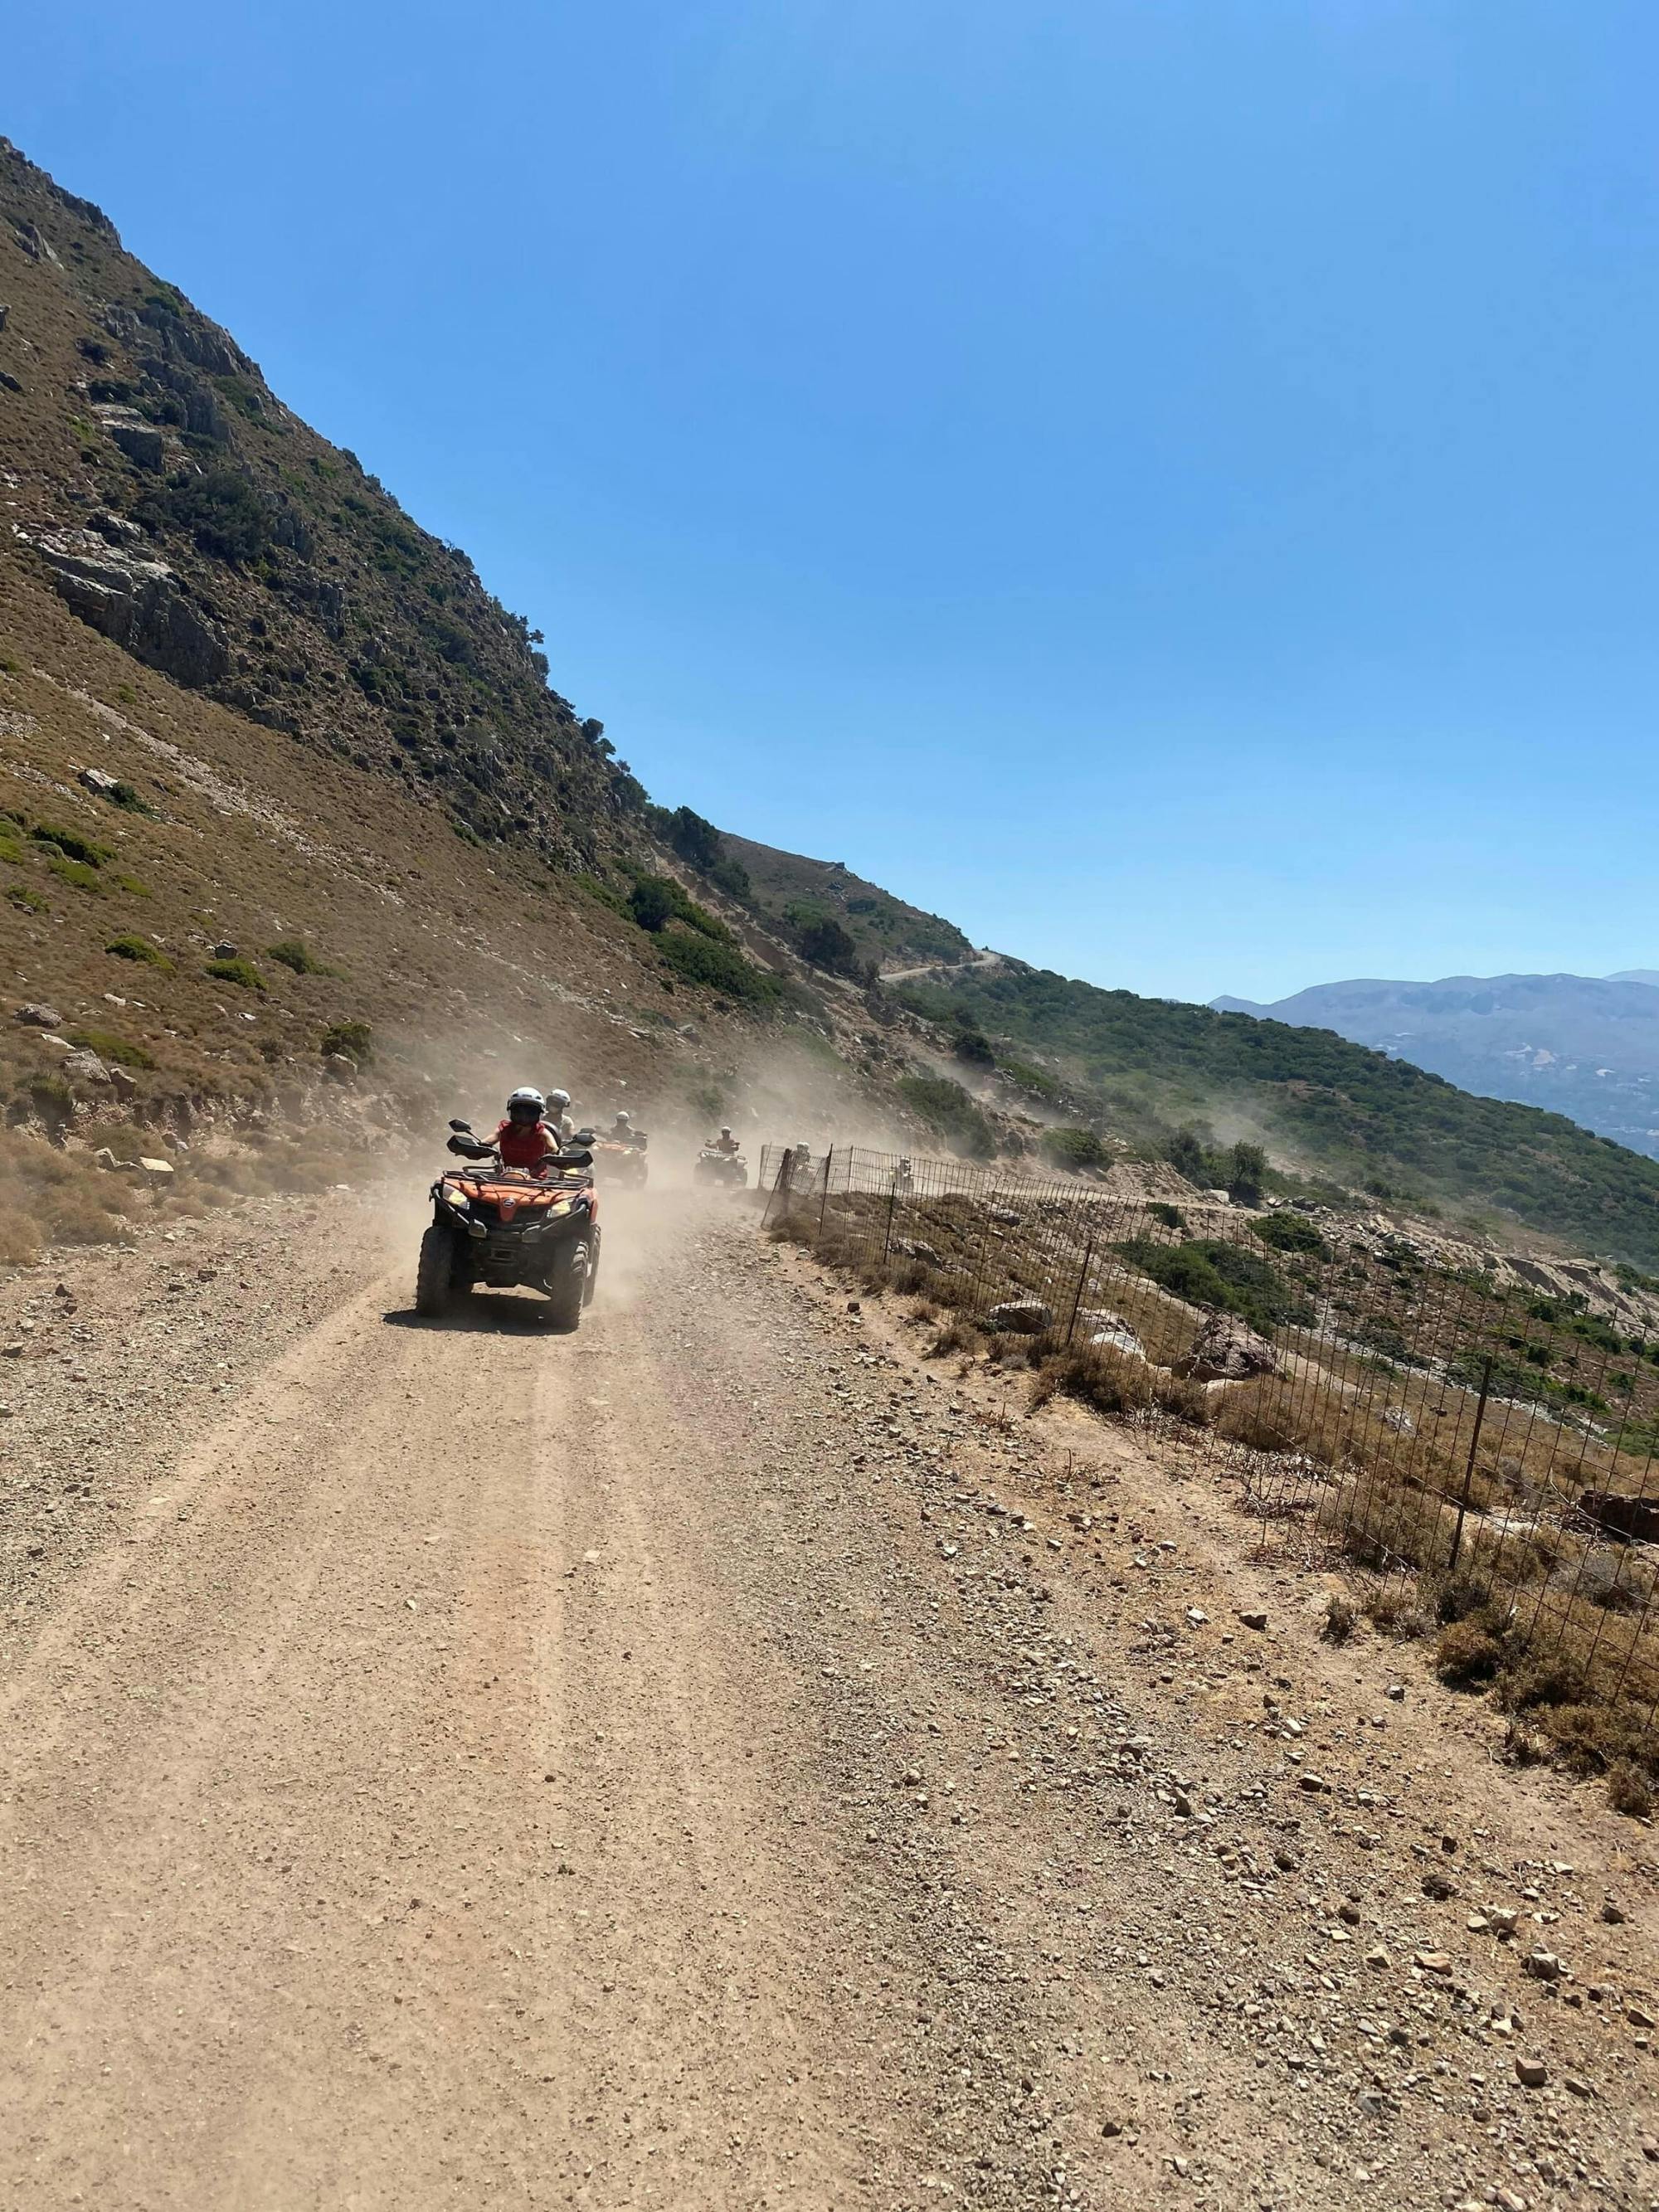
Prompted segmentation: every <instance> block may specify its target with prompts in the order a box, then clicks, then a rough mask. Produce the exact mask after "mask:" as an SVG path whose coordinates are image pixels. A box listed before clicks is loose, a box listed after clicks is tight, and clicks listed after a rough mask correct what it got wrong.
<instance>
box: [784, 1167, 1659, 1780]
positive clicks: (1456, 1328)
mask: <svg viewBox="0 0 1659 2212" xmlns="http://www.w3.org/2000/svg"><path fill="white" fill-rule="evenodd" d="M759 1187H760V1189H761V1190H762V1192H763V1194H764V1203H765V1212H766V1218H767V1220H768V1221H769V1223H772V1224H774V1225H776V1226H778V1227H779V1228H780V1230H781V1231H783V1232H785V1233H787V1234H789V1235H791V1236H793V1237H799V1238H800V1239H801V1240H802V1241H804V1242H806V1243H810V1244H811V1245H813V1246H814V1247H816V1248H817V1249H819V1251H820V1252H821V1253H822V1254H823V1256H824V1257H825V1258H827V1259H829V1260H831V1261H836V1262H837V1263H839V1264H842V1265H844V1266H847V1267H852V1268H854V1269H857V1270H861V1271H863V1272H865V1273H869V1274H873V1275H875V1276H878V1277H880V1278H881V1279H885V1280H887V1281H890V1282H891V1283H892V1284H893V1285H895V1286H896V1287H897V1288H899V1289H902V1290H908V1291H915V1292H916V1293H918V1294H919V1295H921V1296H925V1297H927V1298H929V1299H930V1300H931V1301H933V1303H934V1304H936V1305H938V1306H939V1307H942V1308H945V1309H948V1310H950V1312H951V1313H952V1314H953V1315H954V1316H957V1317H959V1318H960V1319H961V1320H963V1321H965V1322H971V1323H973V1324H975V1325H976V1326H978V1327H979V1328H983V1329H986V1330H987V1331H988V1332H991V1333H993V1334H994V1340H998V1341H1002V1340H1006V1339H1007V1338H1009V1337H1012V1336H1018V1337H1023V1338H1025V1339H1027V1340H1029V1344H1028V1356H1029V1358H1030V1362H1031V1364H1032V1365H1033V1366H1036V1365H1038V1364H1042V1363H1045V1362H1046V1363H1049V1364H1054V1363H1056V1362H1058V1363H1060V1364H1066V1363H1070V1365H1071V1367H1072V1369H1073V1370H1076V1373H1077V1374H1079V1375H1081V1376H1083V1378H1084V1379H1085V1382H1086V1381H1087V1380H1088V1379H1089V1378H1090V1377H1091V1376H1092V1377H1094V1378H1095V1380H1096V1383H1097V1386H1098V1387H1096V1388H1094V1389H1092V1390H1091V1395H1094V1396H1095V1397H1096V1399H1097V1402H1102V1403H1108V1404H1109V1403H1111V1402H1112V1401H1113V1399H1114V1397H1115V1398H1117V1399H1118V1400H1119V1401H1121V1404H1122V1405H1123V1406H1124V1407H1125V1408H1127V1409H1130V1410H1133V1409H1134V1408H1136V1407H1164V1409H1165V1410H1167V1411H1170V1412H1172V1413H1179V1414H1184V1415H1185V1416H1187V1417H1188V1419H1194V1420H1195V1421H1197V1422H1198V1423H1199V1424H1200V1425H1202V1426H1204V1427H1206V1428H1207V1429H1209V1430H1210V1431H1211V1433H1212V1436H1213V1437H1214V1438H1215V1440H1216V1443H1217V1444H1218V1447H1219V1449H1221V1451H1222V1452H1223V1453H1224V1455H1225V1457H1226V1460H1227V1462H1228V1465H1229V1467H1230V1469H1231V1471H1232V1472H1233V1473H1234V1474H1237V1477H1238V1478H1239V1480H1240V1482H1241V1487H1242V1496H1243V1506H1244V1510H1245V1511H1246V1512H1247V1513H1248V1514H1249V1515H1250V1516H1252V1517H1253V1518H1255V1520H1256V1522H1258V1523H1259V1524H1260V1529H1261V1541H1262V1544H1263V1546H1264V1547H1267V1546H1270V1545H1271V1544H1273V1542H1275V1541H1277V1542H1278V1543H1280V1544H1285V1545H1287V1544H1289V1543H1291V1541H1296V1542H1298V1543H1300V1544H1302V1545H1304V1547H1305V1546H1307V1545H1308V1544H1310V1542H1312V1543H1316V1544H1320V1545H1324V1546H1328V1547H1329V1548H1330V1550H1331V1552H1332V1553H1334V1554H1338V1555H1346V1558H1347V1559H1349V1560H1350V1561H1352V1562H1353V1563H1354V1564H1356V1565H1357V1566H1358V1568H1359V1569H1360V1570H1361V1571H1363V1572H1364V1574H1365V1575H1366V1576H1367V1577H1370V1580H1371V1582H1372V1583H1374V1584H1376V1585H1377V1586H1383V1585H1386V1584H1388V1583H1390V1582H1391V1581H1394V1582H1399V1583H1406V1582H1407V1581H1413V1582H1415V1583H1417V1584H1418V1585H1419V1589H1426V1590H1427V1591H1428V1592H1429V1593H1430V1594H1431V1595H1432V1597H1433V1600H1434V1602H1435V1605H1436V1607H1437V1613H1438V1617H1439V1619H1440V1620H1442V1621H1446V1620H1456V1619H1457V1618H1458V1617H1460V1614H1463V1613H1467V1614H1468V1615H1470V1616H1472V1617H1473V1616H1477V1615H1478V1618H1479V1620H1480V1621H1482V1622H1484V1623H1486V1625H1487V1626H1491V1627H1492V1628H1494V1629H1495V1630H1496V1632H1497V1633H1498V1634H1499V1635H1501V1637H1502V1638H1504V1643H1505V1646H1506V1650H1507V1651H1508V1653H1509V1654H1510V1660H1511V1662H1512V1661H1513V1657H1514V1655H1515V1653H1516V1651H1519V1652H1520V1653H1521V1654H1522V1656H1523V1658H1524V1662H1525V1665H1524V1667H1523V1668H1522V1672H1521V1674H1520V1675H1519V1676H1517V1677H1516V1680H1519V1682H1520V1683H1521V1687H1520V1688H1519V1689H1518V1690H1517V1691H1516V1692H1515V1695H1516V1697H1518V1698H1519V1699H1520V1702H1521V1705H1522V1708H1523V1709H1524V1707H1525V1706H1526V1705H1527V1703H1528V1699H1531V1700H1532V1702H1534V1703H1536V1704H1539V1705H1542V1704H1545V1703H1547V1704H1548V1705H1550V1706H1551V1707H1552V1708H1553V1709H1555V1714H1554V1718H1555V1723H1556V1733H1557V1734H1558V1735H1559V1734H1560V1733H1561V1729H1562V1726H1563V1725H1565V1726H1567V1728H1568V1729H1569V1732H1570V1731H1571V1713H1572V1711H1573V1710H1574V1709H1583V1710H1584V1711H1589V1712H1591V1713H1593V1714H1595V1715H1596V1716H1598V1717H1597V1720H1596V1723H1595V1727H1594V1728H1590V1727H1589V1726H1586V1727H1583V1728H1581V1729H1580V1735H1582V1736H1583V1740H1584V1744H1583V1747H1584V1750H1585V1755H1586V1759H1587V1763H1592V1764H1593V1763H1595V1761H1596V1760H1598V1759H1599V1760H1601V1761H1602V1763H1606V1761H1607V1759H1608V1758H1610V1757H1612V1756H1613V1755H1616V1754H1620V1753H1621V1750H1622V1751H1626V1752H1628V1753H1630V1755H1632V1756H1635V1755H1638V1753H1639V1755H1640V1756H1641V1757H1643V1758H1644V1759H1649V1758H1650V1757H1651V1755H1652V1754H1653V1752H1654V1735H1655V1723H1656V1712H1659V1614H1656V1606H1655V1592H1656V1581H1659V1577H1656V1563H1659V1553H1655V1552H1654V1551H1653V1550H1652V1549H1651V1548H1650V1547H1651V1546H1652V1545H1653V1544H1654V1543H1655V1542H1656V1541H1659V1479H1656V1475H1655V1466H1654V1462H1655V1456H1656V1452H1659V1340H1656V1339H1655V1338H1654V1337H1652V1336H1650V1334H1649V1327H1648V1324H1647V1322H1646V1320H1645V1318H1644V1313H1643V1310H1642V1309H1640V1308H1639V1307H1638V1305H1637V1304H1636V1302H1635V1301H1634V1300H1633V1299H1630V1298H1622V1299H1620V1298H1618V1297H1613V1298H1611V1300H1609V1298H1604V1299H1603V1300H1602V1304H1603V1305H1604V1306H1606V1305H1607V1304H1608V1303H1609V1302H1610V1303H1611V1304H1612V1305H1613V1317H1612V1318H1610V1317H1609V1316H1608V1314H1607V1312H1606V1311H1605V1310H1604V1311H1596V1310H1593V1308H1592V1305H1591V1302H1590V1300H1589V1297H1588V1296H1587V1295H1586V1294H1585V1293H1583V1292H1582V1291H1569V1292H1567V1293H1565V1295H1564V1294H1562V1293H1561V1292H1560V1291H1559V1286H1558V1287H1551V1286H1550V1279H1549V1278H1547V1277H1545V1276H1544V1275H1543V1274H1542V1272H1541V1270H1536V1269H1534V1270H1533V1271H1532V1272H1533V1273H1534V1274H1536V1275H1537V1276H1538V1278H1539V1285H1540V1286H1538V1287H1534V1285H1531V1284H1529V1283H1528V1282H1527V1281H1525V1280H1522V1281H1516V1279H1514V1278H1513V1275H1512V1273H1510V1272H1508V1271H1505V1270H1502V1269H1500V1267H1498V1264H1497V1263H1493V1264H1492V1265H1491V1266H1488V1267H1462V1268H1454V1267H1449V1266H1447V1265H1445V1264H1443V1262H1442V1261H1439V1260H1437V1257H1436V1255H1434V1254H1433V1253H1432V1252H1431V1251H1425V1249H1423V1248H1421V1247H1420V1246H1419V1245H1417V1244H1416V1243H1414V1242H1413V1240H1412V1239H1411V1238H1409V1237H1403V1236H1401V1235H1398V1234H1396V1233H1395V1232H1393V1231H1389V1229H1388V1228H1387V1227H1386V1226H1385V1225H1382V1224H1380V1223H1376V1222H1373V1223H1358V1222H1356V1221H1354V1220H1352V1218H1349V1217H1346V1216H1338V1215H1336V1214H1334V1213H1333V1212H1331V1211H1330V1210H1328V1209H1325V1208H1321V1207H1316V1206H1301V1205H1300V1204H1299V1203H1298V1202H1297V1201H1291V1202H1290V1203H1289V1204H1286V1205H1285V1206H1279V1207H1277V1208H1274V1209H1272V1210H1267V1211H1245V1210H1243V1209H1240V1208H1238V1207H1236V1206H1231V1205H1229V1204H1225V1203H1221V1202H1219V1201H1218V1199H1216V1198H1213V1197H1212V1198H1207V1199H1206V1198H1204V1197H1202V1196H1200V1197H1199V1198H1196V1199H1189V1198H1188V1197H1186V1196H1183V1197H1182V1199H1181V1200H1180V1201H1179V1203H1176V1202H1173V1201H1164V1200H1155V1199H1148V1198H1145V1197H1124V1196H1120V1195H1116V1194H1112V1193H1110V1192H1109V1191H1105V1190H1099V1189H1094V1188H1090V1187H1088V1186H1086V1185H1081V1184H1079V1183H1078V1182H1073V1181H1066V1180H1064V1179H1062V1178H1049V1179H1044V1178H1042V1177H1032V1176H1010V1175H1009V1174H1008V1172H1007V1171H1006V1170H1005V1169H1002V1168H996V1167H981V1166H975V1165H973V1164H969V1163H967V1162H963V1161H959V1160H951V1159H938V1158H921V1157H920V1156H915V1155H904V1154H900V1153H889V1152H874V1151H871V1150H868V1149H866V1148H865V1147H863V1146H835V1147H833V1148H832V1149H831V1150H829V1152H826V1153H825V1154H824V1155H823V1157H822V1158H814V1157H813V1156H812V1155H811V1153H810V1152H807V1151H806V1149H805V1147H800V1146H793V1147H781V1146H774V1145H769V1146H766V1147H765V1148H764V1149H763V1152H762V1155H761V1163H760V1182H759ZM1602 1287H1603V1289H1604V1290H1605V1289H1606V1285H1602ZM1224 1386H1225V1387H1224ZM1401 1602H1402V1603H1403V1602H1404V1600H1403V1598H1402V1600H1401ZM1552 1668H1553V1670H1554V1671H1553V1674H1552V1673H1551V1672H1550V1670H1551V1669H1552ZM1528 1669H1530V1672H1529V1673H1528V1671H1527V1670H1528ZM1513 1671H1514V1670H1513V1666H1512V1665H1511V1673H1513ZM1528 1684H1529V1685H1530V1688H1528ZM1534 1692H1535V1693H1536V1694H1535V1696H1534ZM1563 1708H1565V1709H1567V1710H1566V1712H1565V1717H1564V1714H1563V1711H1562V1710H1561V1709H1563ZM1609 1717H1611V1718H1612V1719H1613V1722H1615V1723H1616V1725H1614V1726H1613V1727H1611V1728H1610V1727H1609V1726H1608V1720H1609ZM1592 1739H1593V1740H1594V1741H1593V1744H1592ZM1626 1739H1628V1741H1626Z"/></svg>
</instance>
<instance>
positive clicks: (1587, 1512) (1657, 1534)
mask: <svg viewBox="0 0 1659 2212" xmlns="http://www.w3.org/2000/svg"><path fill="white" fill-rule="evenodd" d="M1578 1510H1579V1511H1580V1512H1581V1513H1582V1514H1583V1516H1584V1518H1585V1519H1586V1520H1587V1521H1593V1522H1595V1525H1596V1526H1597V1528H1605V1529H1607V1531H1608V1532H1609V1533H1610V1534H1613V1535H1615V1536H1627V1537H1629V1538H1631V1539H1632V1541H1634V1542H1636V1543H1638V1544H1653V1543H1659V1498H1639V1497H1636V1496H1633V1495H1632V1494H1631V1493H1629V1492H1624V1491H1618V1490H1586V1491H1585V1492H1583V1494H1582V1495H1581V1496H1580V1498H1579V1500H1578Z"/></svg>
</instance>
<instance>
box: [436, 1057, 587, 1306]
mask: <svg viewBox="0 0 1659 2212" xmlns="http://www.w3.org/2000/svg"><path fill="white" fill-rule="evenodd" d="M449 1127H450V1130H451V1132H452V1133H451V1135H450V1139H449V1143H448V1147H447V1149H448V1150H449V1151H450V1152H454V1153H456V1154H458V1155H459V1158H461V1159H462V1160H464V1161H465V1162H466V1163H467V1164H466V1165H465V1166H464V1167H456V1168H446V1169H445V1170H443V1172H442V1173H441V1175H440V1176H439V1177H438V1179H437V1181H436V1182H435V1183H434V1184H433V1185H432V1188H431V1190H430V1192H429V1193H428V1196H429V1197H430V1199H431V1200H432V1219H431V1222H430V1224H429V1225H428V1229H427V1231H426V1234H425V1236H424V1237H422V1239H421V1253H420V1260H419V1262H418V1264H417V1267H416V1278H415V1308H416V1312H417V1313H421V1314H424V1315H427V1316H431V1317H434V1318H435V1317H437V1316H441V1315H442V1314H444V1313H446V1312H447V1311H448V1310H449V1308H450V1306H451V1304H452V1303H453V1300H454V1299H455V1298H456V1297H459V1296H460V1295H462V1294H464V1293H465V1292H466V1291H471V1290H473V1289H487V1290H513V1289H526V1290H537V1291H542V1292H543V1293H544V1295H545V1296H546V1297H548V1299H549V1300H550V1302H551V1304H552V1308H553V1318H554V1320H555V1321H556V1323H557V1324H558V1325H559V1326H560V1327H561V1328H575V1326H576V1324H577V1322H579V1321H580V1318H581V1310H582V1308H583V1307H584V1306H585V1305H586V1304H587V1302H588V1300H589V1299H590V1298H591V1297H592V1295H593V1285H594V1282H595V1280H596V1279H597V1277H598V1273H599V1202H598V1199H597V1196H596V1194H595V1192H594V1188H593V1177H592V1164H593V1156H592V1153H591V1152H589V1151H588V1150H587V1149H586V1146H582V1145H574V1146H562V1145H561V1144H560V1142H559V1139H558V1138H557V1136H556V1134H555V1133H554V1132H553V1131H552V1130H551V1129H550V1128H549V1127H548V1125H547V1123H546V1122H544V1121H543V1120H542V1097H541V1093H540V1092H539V1091H532V1090H531V1089H529V1088H528V1087H527V1086H526V1088H525V1089H524V1090H521V1091H514V1092H513V1096H512V1097H511V1098H510V1099H509V1100H508V1101H507V1118H506V1119H505V1120H504V1121H501V1123H500V1124H499V1126H498V1127H496V1129H495V1132H494V1133H493V1134H492V1135H490V1136H489V1137H479V1136H478V1135H477V1134H476V1133H475V1132H474V1131H473V1129H472V1127H471V1123H469V1122H466V1121H452V1122H451V1123H450V1125H449Z"/></svg>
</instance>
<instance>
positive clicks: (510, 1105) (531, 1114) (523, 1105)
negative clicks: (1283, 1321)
mask: <svg viewBox="0 0 1659 2212" xmlns="http://www.w3.org/2000/svg"><path fill="white" fill-rule="evenodd" d="M546 1109H547V1102H546V1100H545V1099H544V1097H542V1094H541V1092H540V1091H537V1090H534V1089H532V1086H531V1085H529V1084H527V1083H526V1084H522V1085H520V1087H519V1089H518V1090H516V1091H514V1092H513V1096H512V1097H510V1098H509V1099H508V1100H507V1120H508V1121H524V1122H526V1123H529V1122H535V1121H540V1120H541V1118H542V1115H543V1114H544V1112H545V1111H546Z"/></svg>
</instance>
